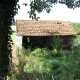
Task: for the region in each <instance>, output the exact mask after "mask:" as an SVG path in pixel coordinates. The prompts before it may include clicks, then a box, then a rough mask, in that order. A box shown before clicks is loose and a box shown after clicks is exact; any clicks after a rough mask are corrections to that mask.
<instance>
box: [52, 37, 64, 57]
mask: <svg viewBox="0 0 80 80" xmlns="http://www.w3.org/2000/svg"><path fill="white" fill-rule="evenodd" d="M62 48H63V39H61V38H60V36H53V50H52V53H53V55H54V56H60V55H62Z"/></svg>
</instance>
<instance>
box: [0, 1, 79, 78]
mask: <svg viewBox="0 0 80 80" xmlns="http://www.w3.org/2000/svg"><path fill="white" fill-rule="evenodd" d="M17 2H18V0H1V1H0V80H6V77H7V73H8V70H9V62H10V59H11V45H12V41H11V37H10V35H11V33H12V32H11V28H10V26H11V24H12V23H11V22H12V20H13V19H14V15H15V14H16V11H17V9H18V7H19V5H18V4H17ZM57 3H61V4H65V5H67V6H68V8H73V9H74V8H76V7H80V0H30V11H29V12H28V13H29V16H30V18H32V19H38V17H37V16H36V11H37V12H39V13H41V12H42V11H43V10H46V12H48V13H49V12H50V11H51V8H52V4H57ZM25 5H26V3H25Z"/></svg>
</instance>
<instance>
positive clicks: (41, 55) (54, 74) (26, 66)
mask: <svg viewBox="0 0 80 80" xmlns="http://www.w3.org/2000/svg"><path fill="white" fill-rule="evenodd" d="M78 38H79V37H77V36H76V38H75V39H74V45H73V46H72V49H71V50H69V51H68V50H66V51H65V50H62V48H60V49H58V48H56V47H59V46H61V45H60V44H58V43H56V44H57V45H56V44H55V45H56V47H55V49H53V50H49V49H47V48H36V49H34V50H31V48H30V47H29V48H27V49H24V48H23V49H19V48H17V51H16V58H13V63H12V66H11V70H10V73H9V75H8V80H80V44H78V43H79V40H78ZM55 40H56V39H55ZM61 42H62V41H61ZM55 50H56V51H55ZM54 52H56V53H57V54H60V53H61V55H58V56H55V55H54ZM14 60H15V62H14Z"/></svg>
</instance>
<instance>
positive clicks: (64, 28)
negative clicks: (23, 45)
mask: <svg viewBox="0 0 80 80" xmlns="http://www.w3.org/2000/svg"><path fill="white" fill-rule="evenodd" d="M16 29H17V33H18V34H22V35H24V36H53V35H75V34H76V32H75V31H74V30H73V27H72V24H71V23H70V22H64V21H49V20H39V21H36V20H16Z"/></svg>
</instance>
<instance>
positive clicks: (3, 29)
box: [0, 0, 18, 80]
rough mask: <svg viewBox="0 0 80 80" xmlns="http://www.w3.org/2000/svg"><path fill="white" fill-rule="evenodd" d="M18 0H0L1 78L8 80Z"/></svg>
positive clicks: (0, 79) (1, 79)
mask: <svg viewBox="0 0 80 80" xmlns="http://www.w3.org/2000/svg"><path fill="white" fill-rule="evenodd" d="M17 2H18V0H2V1H0V34H1V36H0V80H6V77H7V73H8V71H9V64H10V63H9V62H10V60H11V50H12V49H11V45H12V40H11V34H12V31H11V28H10V26H11V24H12V20H13V18H14V15H15V14H16V11H17V6H16V5H17Z"/></svg>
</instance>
